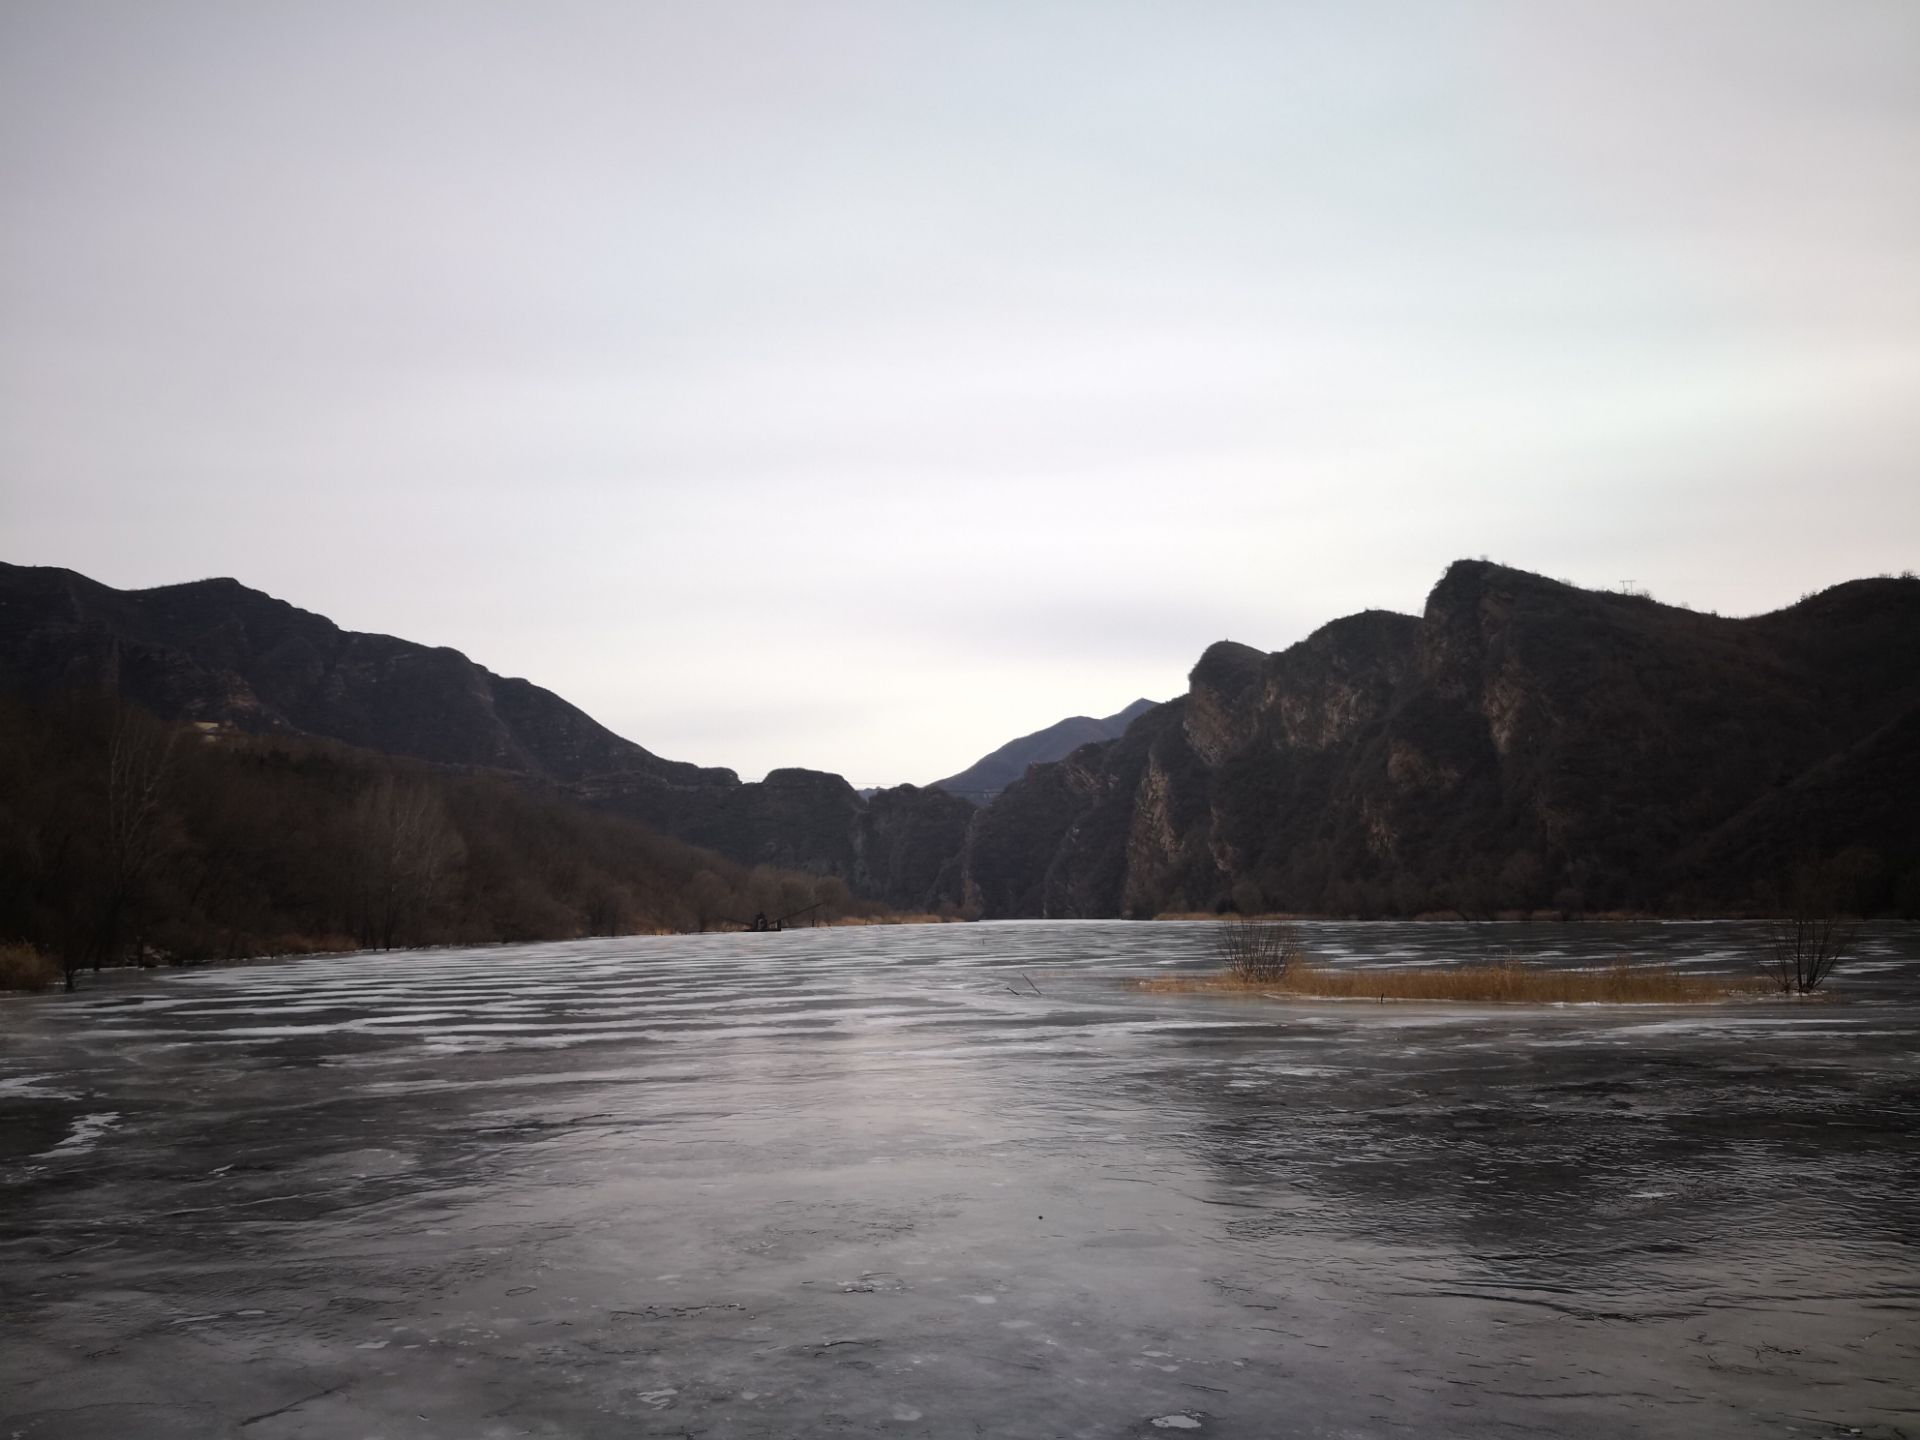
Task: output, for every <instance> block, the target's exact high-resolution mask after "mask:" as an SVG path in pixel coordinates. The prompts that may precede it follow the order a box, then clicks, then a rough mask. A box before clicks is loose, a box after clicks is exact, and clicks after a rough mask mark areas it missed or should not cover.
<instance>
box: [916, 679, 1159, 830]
mask: <svg viewBox="0 0 1920 1440" xmlns="http://www.w3.org/2000/svg"><path fill="white" fill-rule="evenodd" d="M1156 703H1157V702H1156V701H1153V700H1136V701H1134V702H1133V703H1132V704H1131V705H1129V706H1127V707H1126V709H1124V710H1121V711H1119V712H1117V713H1116V714H1113V715H1108V716H1106V717H1105V718H1103V719H1094V718H1093V717H1091V716H1087V715H1073V716H1069V717H1068V718H1067V719H1065V720H1060V721H1056V722H1055V723H1054V724H1052V725H1049V726H1047V727H1046V728H1045V729H1044V730H1036V731H1034V732H1033V733H1032V734H1031V735H1022V736H1021V737H1020V738H1019V739H1017V740H1009V741H1008V742H1007V743H1006V744H1004V745H1002V746H1001V747H1000V748H999V749H997V750H994V751H993V752H991V753H990V754H987V755H983V756H981V757H980V759H978V760H976V761H974V762H973V764H971V765H969V766H968V767H967V768H966V769H964V770H962V771H961V772H960V773H959V774H958V775H949V776H948V777H947V778H946V779H944V780H936V781H934V782H933V783H934V785H936V786H938V787H939V788H940V789H942V790H944V791H946V792H947V793H948V794H949V795H958V796H960V797H961V798H962V799H965V800H971V801H973V802H974V803H975V804H976V805H984V804H986V803H987V802H988V801H989V800H991V799H993V797H994V796H996V795H998V794H999V793H1000V792H1001V791H1002V790H1004V789H1006V788H1007V786H1009V785H1011V784H1012V783H1013V782H1014V781H1015V780H1018V779H1019V778H1020V777H1021V776H1022V775H1024V774H1026V772H1027V767H1028V766H1029V765H1038V764H1044V763H1045V762H1047V761H1049V760H1064V759H1065V758H1066V757H1067V756H1069V755H1071V754H1072V753H1073V752H1074V751H1075V750H1078V749H1079V748H1080V747H1081V746H1082V745H1090V744H1093V743H1094V742H1096V741H1100V740H1118V739H1119V738H1120V737H1121V736H1122V735H1124V734H1125V733H1126V730H1127V726H1129V725H1131V724H1132V723H1133V722H1134V721H1135V720H1137V719H1139V718H1140V716H1142V715H1144V714H1146V713H1147V711H1149V710H1151V709H1153V707H1154V705H1155V704H1156Z"/></svg>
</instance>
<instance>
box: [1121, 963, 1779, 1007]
mask: <svg viewBox="0 0 1920 1440" xmlns="http://www.w3.org/2000/svg"><path fill="white" fill-rule="evenodd" d="M1134 983H1135V985H1136V987H1137V988H1138V989H1141V990H1145V991H1147V992H1148V993H1150V994H1155V995H1188V994H1241V995H1269V996H1275V997H1282V998H1284V997H1288V996H1301V997H1307V998H1312V999H1320V1000H1453V1001H1468V1002H1479V1003H1483V1004H1485V1003H1495V1004H1507V1003H1518V1004H1528V1005H1553V1004H1563V1005H1566V1004H1571V1005H1582V1004H1585V1005H1591V1004H1612V1005H1692V1004H1700V1003H1704V1002H1710V1001H1715V1000H1728V999H1733V998H1736V997H1740V996H1747V995H1760V994H1764V993H1766V991H1767V989H1768V986H1767V982H1766V981H1765V980H1763V979H1760V978H1757V977H1756V978H1753V979H1741V978H1739V977H1736V976H1728V975H1684V974H1681V973H1680V972H1678V971H1676V970H1674V969H1673V968H1672V967H1671V966H1667V965H1654V964H1638V965H1637V964H1634V963H1633V962H1632V961H1629V960H1618V961H1615V962H1614V963H1613V964H1611V965H1609V966H1607V967H1606V968H1605V969H1604V970H1549V969H1542V968H1538V967H1534V966H1528V965H1513V964H1506V965H1449V966H1421V967H1417V968H1405V969H1390V970H1389V969H1371V970H1334V969H1330V968H1328V967H1326V966H1323V965H1315V964H1311V963H1301V964H1296V965H1294V966H1293V968H1292V969H1291V970H1290V971H1289V973H1288V975H1287V978H1286V981H1285V983H1284V984H1281V985H1267V984H1259V983H1255V982H1250V981H1246V980H1242V979H1240V978H1239V977H1237V976H1235V975H1232V974H1224V975H1222V974H1210V975H1167V976H1155V977H1153V978H1151V979H1146V980H1139V981H1136V982H1134Z"/></svg>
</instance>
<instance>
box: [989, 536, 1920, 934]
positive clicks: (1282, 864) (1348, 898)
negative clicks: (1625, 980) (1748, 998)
mask: <svg viewBox="0 0 1920 1440" xmlns="http://www.w3.org/2000/svg"><path fill="white" fill-rule="evenodd" d="M1809 858H1818V859H1822V860H1824V861H1826V862H1828V864H1829V865H1838V866H1839V867H1840V869H1841V870H1842V871H1844V872H1845V874H1846V876H1847V879H1848V886H1849V893H1850V895H1851V897H1852V899H1853V902H1854V903H1856V904H1858V905H1859V906H1861V907H1863V908H1867V909H1874V910H1884V909H1901V908H1904V909H1907V910H1920V580H1914V579H1912V578H1901V579H1891V578H1886V579H1872V580H1857V581H1852V582H1849V583H1847V584H1843V585H1839V586H1836V587H1834V588H1833V589H1831V590H1827V591H1824V592H1822V593H1820V594H1818V595H1813V596H1809V597H1807V598H1806V599H1804V600H1802V601H1801V602H1800V603H1798V604H1796V605H1793V606H1789V607H1788V608H1786V609H1784V610H1780V611H1776V612H1774V613H1772V614H1768V615H1760V616H1755V617H1752V618H1749V619H1730V618H1723V617H1720V616H1716V615H1706V614H1698V613H1696V612H1694V611H1691V610H1686V609H1681V608H1676V607H1673V606H1668V605H1661V604H1658V603H1656V602H1654V601H1653V600H1651V599H1648V598H1646V597H1644V596H1635V595H1627V594H1614V593H1605V592H1593V591H1586V590H1580V589H1577V588H1575V587H1573V586H1571V585H1565V584H1561V583H1559V582H1557V581H1553V580H1548V579H1545V578H1543V577H1540V576H1537V575H1530V574H1527V573H1525V572H1523V571H1519V570H1512V569H1508V568H1506V567H1504V566H1499V565H1493V564H1489V563H1486V562H1472V561H1463V562H1460V563H1457V564H1455V565H1453V566H1452V567H1451V568H1449V570H1448V571H1447V573H1446V575H1445V576H1444V577H1443V578H1442V580H1441V581H1440V583H1439V584H1438V585H1437V586H1436V587H1435V588H1434V590H1433V592H1432V594H1431V595H1430V596H1429V598H1428V601H1427V605H1426V609H1425V613H1424V614H1423V615H1422V616H1420V617H1418V618H1415V617H1413V616H1405V615H1395V614H1388V613H1385V612H1379V611H1369V612H1365V613H1363V614H1360V615H1354V616H1350V617H1348V618H1346V619H1343V620H1336V621H1334V622H1333V623H1331V624H1329V625H1326V626H1323V627H1322V628H1321V629H1320V630H1318V631H1316V632H1315V633H1314V634H1313V635H1311V636H1309V637H1308V638H1307V639H1305V640H1303V641H1301V642H1300V643H1299V644H1297V645H1294V646H1292V647H1291V648H1289V649H1287V650H1284V651H1281V652H1279V653H1278V654H1272V655H1268V654H1264V653H1262V652H1260V651H1258V650H1254V649H1251V648H1249V647H1247V646H1244V645H1237V644H1234V643H1232V642H1227V641H1223V642H1221V643H1219V644H1217V645H1214V646H1212V647H1211V648H1210V649H1208V650H1207V652H1206V653H1205V654H1204V655H1202V656H1201V658H1200V661H1199V663H1198V664H1197V665H1196V666H1195V667H1194V670H1193V673H1192V676H1191V679H1190V688H1189V690H1188V692H1187V694H1186V695H1184V696H1182V697H1181V698H1179V699H1177V700H1173V701H1170V702H1168V703H1167V704H1165V705H1162V706H1159V707H1157V708H1156V709H1154V710H1152V711H1150V712H1148V713H1147V714H1146V715H1145V716H1144V717H1143V718H1142V719H1140V720H1139V721H1137V722H1136V723H1135V724H1134V725H1133V726H1132V727H1131V728H1130V729H1129V730H1128V731H1127V732H1126V734H1125V735H1124V736H1122V737H1121V738H1120V739H1117V740H1109V741H1102V742H1097V743H1095V744H1091V745H1087V746H1083V747H1081V748H1080V749H1078V750H1076V751H1074V752H1073V753H1072V754H1071V755H1069V756H1068V757H1066V758H1065V759H1063V760H1061V761H1058V762H1056V763H1054V764H1050V765H1039V766H1036V767H1034V768H1033V769H1032V770H1031V771H1029V772H1028V774H1027V775H1026V776H1025V777H1024V778H1023V779H1021V780H1019V781H1016V782H1014V783H1013V784H1011V785H1009V786H1008V787H1007V788H1006V790H1005V791H1004V792H1003V793H1002V794H1001V795H1000V796H999V797H998V798H997V799H996V800H994V801H993V803H992V804H990V805H988V806H987V807H986V808H985V809H984V810H983V811H982V812H981V813H980V815H979V816H978V818H977V819H976V820H975V822H974V825H973V827H972V830H971V832H970V835H969V840H968V848H967V858H966V864H965V867H964V880H965V884H966V886H967V895H968V899H969V902H970V904H971V905H972V906H973V907H974V908H976V909H977V910H978V911H980V912H981V913H984V914H987V915H1063V916H1071V915H1114V914H1152V913H1155V912H1157V911H1163V910H1201V909H1208V910H1210V909H1216V908H1220V907H1223V906H1234V907H1237V908H1240V909H1243V910H1245V909H1283V910H1298V911H1313V912H1330V913H1337V914H1362V915H1365V914H1415V913H1420V912H1423V911H1430V910H1438V909H1452V910H1459V911H1461V912H1464V913H1467V914H1471V915H1485V914H1491V913H1494V912H1496V911H1499V910H1505V909H1535V908H1550V907H1551V908H1559V909H1562V910H1566V911H1569V912H1579V911H1596V910H1609V909H1616V908H1656V907H1667V908H1672V909H1676V910H1688V911H1696V912H1697V911H1715V910H1717V911H1741V910H1745V909H1749V908H1754V907H1759V908H1764V907H1766V906H1767V905H1769V904H1771V903H1772V897H1773V895H1774V893H1775V892H1776V891H1777V890H1778V888H1779V887H1780V885H1781V884H1782V883H1783V882H1784V877H1785V875H1786V873H1787V871H1789V870H1790V869H1791V868H1793V867H1794V866H1795V865H1796V864H1798V863H1800V862H1802V861H1804V860H1806V859H1809Z"/></svg>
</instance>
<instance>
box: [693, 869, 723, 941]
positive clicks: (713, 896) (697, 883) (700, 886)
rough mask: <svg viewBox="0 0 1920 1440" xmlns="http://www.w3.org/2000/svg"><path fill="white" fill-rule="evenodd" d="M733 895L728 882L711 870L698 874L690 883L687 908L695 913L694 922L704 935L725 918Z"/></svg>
mask: <svg viewBox="0 0 1920 1440" xmlns="http://www.w3.org/2000/svg"><path fill="white" fill-rule="evenodd" d="M731 893H732V892H731V891H730V890H729V888H728V886H727V882H726V881H724V880H722V879H721V878H720V877H719V876H718V875H716V874H714V873H713V871H711V870H701V871H698V872H696V873H695V875H694V877H693V879H692V880H691V881H689V882H688V884H687V888H686V893H685V899H686V903H687V908H688V909H690V910H692V911H693V922H694V924H695V925H697V926H698V927H699V928H700V931H701V933H702V934H704V933H705V932H706V929H707V927H708V926H709V925H711V924H713V922H714V921H716V920H719V919H723V918H724V917H725V914H726V906H727V901H728V897H729V896H730V895H731Z"/></svg>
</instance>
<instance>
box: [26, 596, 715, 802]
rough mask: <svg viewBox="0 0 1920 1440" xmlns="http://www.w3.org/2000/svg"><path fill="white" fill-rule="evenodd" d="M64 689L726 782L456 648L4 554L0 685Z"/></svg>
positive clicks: (481, 762) (550, 765)
mask: <svg viewBox="0 0 1920 1440" xmlns="http://www.w3.org/2000/svg"><path fill="white" fill-rule="evenodd" d="M63 688H80V689H97V690H106V691H110V692H112V693H115V694H118V695H120V696H121V697H123V698H124V699H127V700H131V701H133V702H135V703H136V704H139V705H142V706H144V707H145V708H146V709H148V710H151V711H152V712H153V713H154V714H156V715H160V716H164V717H166V718H168V719H181V720H197V721H207V722H211V723H215V724H219V725H224V726H231V727H232V728H234V729H236V730H240V731H243V732H246V733H250V734H285V735H315V736H324V737H326V738H327V739H331V740H339V741H342V742H344V743H346V744H348V745H355V746H358V747H360V748H361V749H364V750H373V751H377V752H379V753H381V754H385V755H405V756H408V757H411V758H413V759H418V760H428V761H432V762H434V763H436V764H442V765H468V766H479V767H485V768H489V769H496V770H508V771H514V772H517V773H521V774H528V775H538V776H540V777H542V778H545V779H551V780H560V781H570V780H580V779H583V778H586V777H588V776H594V775H606V774H642V775H651V776H656V777H658V778H659V779H661V780H664V781H670V782H672V783H675V784H683V785H706V784H719V785H726V784H732V783H734V782H735V779H736V777H735V776H734V774H733V772H732V771H729V770H703V769H701V768H700V767H699V766H695V765H686V764H681V763H678V762H675V761H671V760H663V759H661V758H660V757H659V756H657V755H654V754H652V753H650V752H649V751H646V750H643V749H642V748H641V747H640V746H638V745H635V744H634V743H633V742H632V741H630V740H623V739H621V738H620V737H619V736H618V735H615V734H614V733H613V732H612V731H610V730H608V729H606V728H605V727H604V726H601V725H599V724H597V723H595V722H594V720H593V719H592V718H591V717H589V716H588V715H586V714H585V713H584V712H582V711H580V710H578V709H576V708H575V707H574V706H572V705H569V704H568V703H567V702H566V701H564V700H562V699H561V698H560V697H559V696H558V695H555V694H553V693H552V692H551V691H548V690H542V689H541V688H540V687H539V686H537V685H532V684H529V683H528V682H527V681H525V680H514V679H508V678H506V677H504V676H500V675H495V674H494V673H493V672H492V671H490V670H486V669H483V668H482V667H481V666H479V665H476V664H474V662H473V661H471V660H469V659H468V658H467V657H466V656H464V655H462V654H461V653H460V652H459V651H458V650H449V649H445V648H435V647H430V646H426V645H417V644H414V643H413V642H412V641H409V640H398V639H395V638H394V637H393V636H390V635H368V634H361V633H359V632H356V631H352V630H342V629H341V628H340V627H339V626H337V625H335V624H334V623H333V622H332V621H331V620H329V619H327V618H326V617H325V616H322V615H315V614H312V613H311V612H309V611H306V610H300V609H297V608H295V607H294V606H292V605H289V604H287V603H286V602H285V601H284V600H276V599H274V598H273V596H271V595H266V594H263V593H262V592H260V591H258V590H252V589H249V588H248V587H246V586H245V585H242V584H240V583H239V582H238V581H236V580H225V579H221V580H196V581H192V582H190V583H187V584H184V585H163V586H160V587H158V588H156V589H152V590H113V589H110V588H108V587H107V586H105V585H101V584H97V583H96V582H94V581H92V580H89V579H87V578H86V577H85V576H84V575H76V574H75V573H74V572H73V571H71V570H58V569H52V568H41V567H31V566H21V565H6V564H0V689H5V690H10V691H14V692H27V693H35V692H42V693H44V692H48V691H52V690H57V689H63Z"/></svg>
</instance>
